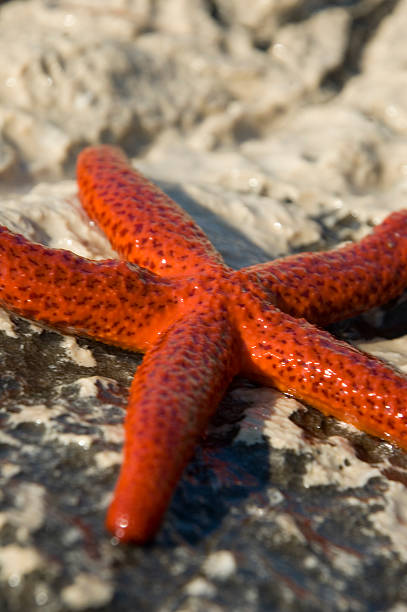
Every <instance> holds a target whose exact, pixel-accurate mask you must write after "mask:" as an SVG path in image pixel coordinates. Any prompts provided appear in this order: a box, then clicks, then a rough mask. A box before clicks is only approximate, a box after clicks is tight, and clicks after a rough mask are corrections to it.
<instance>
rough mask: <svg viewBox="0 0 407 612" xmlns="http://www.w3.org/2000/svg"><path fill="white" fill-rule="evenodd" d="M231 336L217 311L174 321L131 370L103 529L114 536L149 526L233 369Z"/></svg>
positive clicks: (141, 538) (139, 535)
mask: <svg viewBox="0 0 407 612" xmlns="http://www.w3.org/2000/svg"><path fill="white" fill-rule="evenodd" d="M235 338H236V334H235V332H234V330H233V328H232V326H231V324H230V323H229V321H228V320H227V319H225V318H224V316H223V313H221V312H220V313H219V315H216V314H215V315H214V314H213V312H205V313H199V312H198V313H197V312H195V313H192V314H190V315H189V316H187V317H186V318H185V319H183V321H182V322H181V321H180V322H177V323H175V324H174V325H173V327H171V328H170V329H169V330H168V332H167V333H166V335H165V336H164V337H163V338H162V339H161V340H160V341H159V342H158V343H157V345H156V346H155V347H154V348H152V349H151V350H150V351H149V352H148V353H146V356H145V358H144V361H143V363H142V365H141V366H140V367H139V369H138V370H137V373H136V375H135V378H134V381H133V384H132V387H131V392H130V401H129V406H128V411H127V417H126V423H125V434H126V437H125V445H124V460H123V465H122V468H121V472H120V476H119V480H118V483H117V485H116V489H115V493H114V498H113V501H112V503H111V505H110V508H109V511H108V515H107V523H106V524H107V528H108V529H109V530H110V531H111V532H113V533H114V534H115V535H116V536H117V537H118V538H119V539H120V540H122V541H129V540H132V541H136V542H145V541H148V540H150V539H151V538H152V537H153V536H154V534H155V532H156V531H157V529H158V527H159V525H160V523H161V521H162V518H163V514H164V513H165V511H166V509H167V507H168V504H169V502H170V500H171V497H172V494H173V491H174V488H175V487H176V485H177V482H178V480H179V479H180V477H181V474H182V471H183V470H184V468H185V466H186V464H187V463H188V461H189V459H190V458H191V456H192V454H193V452H194V449H195V446H196V444H197V441H198V439H199V437H200V436H201V435H202V434H203V433H204V431H205V429H206V426H207V424H208V421H209V419H210V417H211V415H212V414H213V412H214V411H215V409H216V406H217V404H218V402H219V401H220V399H221V397H222V395H223V394H224V392H225V390H226V388H227V386H228V384H229V383H230V381H231V380H232V378H233V376H234V375H235V374H236V373H237V371H238V363H237V357H236V354H237V351H236V346H235V344H236V339H235Z"/></svg>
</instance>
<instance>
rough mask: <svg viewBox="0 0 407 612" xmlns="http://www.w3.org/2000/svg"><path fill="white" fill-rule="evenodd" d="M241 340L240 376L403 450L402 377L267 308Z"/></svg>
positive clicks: (406, 401)
mask: <svg viewBox="0 0 407 612" xmlns="http://www.w3.org/2000/svg"><path fill="white" fill-rule="evenodd" d="M246 323H247V321H246ZM242 339H243V342H244V344H245V347H246V358H245V361H246V363H245V367H244V371H245V373H246V374H248V375H251V376H254V377H255V378H257V379H258V380H260V381H262V382H264V383H266V384H270V385H272V386H274V387H276V388H278V389H280V390H281V391H283V392H284V393H289V394H290V395H293V396H294V397H296V398H297V399H300V400H302V401H304V402H307V403H309V404H310V405H311V406H314V407H315V408H318V409H319V410H321V412H323V413H324V414H327V415H332V416H335V417H337V418H338V419H340V420H342V421H345V422H347V423H350V424H352V425H354V426H355V427H357V428H358V429H361V430H363V431H365V432H367V433H370V434H372V435H375V436H378V437H380V438H382V439H384V440H388V441H390V442H394V443H395V444H398V445H399V446H400V447H402V448H404V449H407V378H406V377H405V376H403V375H402V374H399V373H398V372H396V371H395V370H393V369H392V368H391V367H389V366H387V365H385V364H384V363H383V362H381V361H379V360H378V359H375V358H373V357H371V356H369V355H367V354H365V353H362V352H360V351H358V350H357V349H355V348H353V347H351V346H350V345H348V344H346V343H345V342H341V341H339V340H336V339H335V338H333V337H332V336H331V335H330V334H328V333H327V332H325V331H323V330H320V329H318V328H316V327H315V326H313V325H311V324H309V323H308V322H307V321H305V320H303V319H295V318H293V317H291V316H290V315H286V314H284V313H281V312H280V311H279V310H278V309H277V308H273V307H272V308H271V309H269V310H265V309H258V311H257V313H256V314H255V315H254V316H253V319H252V323H251V324H250V325H247V324H246V326H245V328H243V326H242Z"/></svg>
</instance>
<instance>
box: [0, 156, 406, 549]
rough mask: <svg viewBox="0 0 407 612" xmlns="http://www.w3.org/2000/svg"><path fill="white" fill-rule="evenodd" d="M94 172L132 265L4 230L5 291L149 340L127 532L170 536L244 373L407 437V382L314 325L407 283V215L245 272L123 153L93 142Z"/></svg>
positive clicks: (111, 227)
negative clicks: (191, 473)
mask: <svg viewBox="0 0 407 612" xmlns="http://www.w3.org/2000/svg"><path fill="white" fill-rule="evenodd" d="M78 181H79V194H80V199H81V201H82V204H83V206H84V208H85V210H86V211H87V213H88V214H89V216H90V217H91V218H92V219H95V220H96V221H97V223H98V224H99V225H100V227H101V228H102V229H103V230H104V231H105V233H106V234H107V236H108V238H109V239H110V241H111V243H112V245H113V247H114V248H115V249H116V251H117V252H118V253H119V255H120V256H121V257H123V259H125V260H127V261H119V260H108V261H102V262H96V261H89V260H86V259H83V258H81V257H78V256H77V255H74V254H72V253H70V252H67V251H56V250H52V249H49V248H45V247H43V246H40V245H37V244H33V243H30V242H29V241H27V240H26V239H25V238H23V237H22V236H19V235H15V234H12V233H11V232H9V231H8V230H7V228H5V227H1V228H0V302H1V304H2V305H3V306H5V307H6V308H8V309H9V310H11V311H13V312H16V313H18V314H19V315H22V316H23V317H27V318H29V319H33V320H35V321H39V322H42V323H45V324H47V325H51V326H53V327H54V328H56V329H59V330H62V331H66V332H73V333H75V334H79V335H84V336H89V337H92V338H96V339H98V340H101V341H103V342H106V343H109V344H114V345H118V346H120V347H124V348H126V349H131V350H135V351H146V356H145V358H144V361H143V363H142V365H141V366H140V367H139V369H138V370H137V373H136V375H135V377H134V381H133V384H132V387H131V392H130V400H129V406H128V411H127V417H126V424H125V432H126V439H125V447H124V460H123V465H122V469H121V473H120V476H119V480H118V483H117V486H116V490H115V494H114V498H113V501H112V503H111V506H110V508H109V511H108V516H107V527H108V528H109V529H110V530H111V531H112V532H113V533H114V534H116V536H117V537H118V538H120V539H121V540H123V541H127V540H133V541H138V542H144V541H146V540H148V539H150V538H151V537H152V536H153V535H154V534H155V532H156V530H157V529H158V527H159V525H160V522H161V521H162V518H163V515H164V513H165V510H166V508H167V506H168V504H169V502H170V499H171V496H172V493H173V490H174V488H175V486H176V484H177V482H178V480H179V478H180V476H181V473H182V471H183V469H184V467H185V465H186V464H187V462H188V461H189V459H190V457H191V455H192V453H193V451H194V448H195V445H196V443H197V440H198V439H199V436H200V435H201V434H202V433H203V432H204V431H205V427H206V425H207V423H208V420H209V419H210V417H211V415H212V414H213V412H214V410H215V409H216V407H217V404H218V402H219V400H220V399H221V397H222V395H223V393H224V392H225V390H226V388H227V386H228V385H229V383H230V381H231V380H232V378H233V377H234V376H235V375H236V374H239V373H240V374H243V375H244V376H247V377H249V378H253V379H255V380H258V381H261V382H263V383H265V384H267V385H272V386H273V387H276V388H277V389H280V390H281V391H283V392H285V393H289V394H291V395H293V396H294V397H296V398H298V399H300V400H303V401H305V402H308V403H309V404H311V405H312V406H315V407H316V408H319V409H320V410H321V411H322V412H324V413H325V414H329V415H334V416H336V417H338V418H339V419H342V420H344V421H347V422H348V423H352V424H353V425H355V426H356V427H358V428H360V429H362V430H364V431H366V432H369V433H371V434H374V435H376V436H379V437H381V438H384V439H388V440H390V441H392V442H394V443H396V444H398V445H400V446H401V447H403V448H407V379H406V378H405V377H404V376H403V375H401V374H399V373H397V372H395V371H394V370H393V369H391V368H390V367H388V366H386V365H384V364H383V363H381V362H380V361H378V360H376V359H374V358H372V357H370V356H368V355H366V354H364V353H361V352H359V351H357V350H355V349H354V348H351V347H350V346H348V345H347V344H345V343H344V342H340V341H338V340H336V339H334V338H333V337H332V336H330V335H329V334H328V333H327V332H325V331H322V330H321V329H319V328H318V327H315V326H314V325H313V324H317V325H326V324H328V323H331V322H333V321H336V320H338V319H341V318H344V317H347V316H350V315H354V314H357V313H359V312H362V311H363V310H366V309H368V308H371V307H372V306H374V305H378V304H382V303H384V302H386V301H388V300H389V299H391V298H393V297H396V296H397V295H399V294H400V293H401V291H402V290H403V289H404V288H405V287H406V286H407V211H402V212H398V213H395V214H392V215H390V216H389V217H388V218H387V219H386V220H385V221H384V223H382V224H381V225H380V226H378V227H377V228H376V229H375V230H374V232H373V233H372V234H371V235H370V236H368V237H367V238H365V239H364V240H362V241H361V242H360V243H359V244H355V245H350V246H346V247H344V248H342V249H339V250H337V251H332V252H329V253H316V254H312V253H306V254H302V255H297V256H292V257H287V258H285V259H281V260H277V261H274V262H272V263H266V264H261V265H257V266H252V267H249V268H244V269H242V270H239V271H234V270H232V269H230V268H229V267H228V266H226V265H225V264H224V263H223V261H222V258H221V256H220V254H219V253H218V252H217V251H216V250H215V249H214V248H213V246H212V245H211V244H210V242H209V240H208V238H207V237H206V236H205V234H204V233H203V232H202V230H201V229H200V228H199V227H198V226H197V225H196V224H195V223H194V221H193V220H192V219H191V218H190V217H189V216H188V215H187V214H186V213H185V212H184V211H183V210H182V209H181V208H180V207H179V206H178V205H177V204H175V203H174V202H173V201H172V200H171V199H170V198H168V197H167V196H166V195H165V194H164V193H162V192H161V191H160V190H159V189H158V188H157V187H155V186H154V185H152V184H151V183H150V182H148V181H147V180H146V179H145V178H143V177H142V176H141V175H140V174H139V173H137V172H136V171H134V170H132V169H131V167H130V166H129V165H128V162H127V160H126V158H125V157H124V155H123V154H122V153H121V152H120V151H119V150H118V149H115V148H112V147H107V146H102V147H98V148H88V149H85V150H84V151H83V152H82V153H81V155H80V157H79V160H78ZM302 317H305V318H306V319H308V321H306V320H305V319H304V318H302Z"/></svg>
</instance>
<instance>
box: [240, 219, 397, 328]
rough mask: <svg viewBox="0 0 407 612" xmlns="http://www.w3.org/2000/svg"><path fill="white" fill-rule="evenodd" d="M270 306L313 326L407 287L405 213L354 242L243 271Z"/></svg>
mask: <svg viewBox="0 0 407 612" xmlns="http://www.w3.org/2000/svg"><path fill="white" fill-rule="evenodd" d="M247 272H248V273H249V274H253V275H257V277H258V278H259V279H260V281H261V282H262V283H263V286H264V287H265V288H266V289H267V290H268V291H269V292H270V293H271V294H273V298H274V303H275V304H276V306H278V308H280V309H281V310H283V311H284V312H289V313H290V314H291V315H293V316H295V317H305V318H306V319H307V320H308V321H311V322H313V323H317V324H318V325H327V324H328V323H332V322H334V321H338V320H340V319H344V318H346V317H350V316H353V315H356V314H359V313H361V312H363V311H365V310H368V309H369V308H372V307H373V306H378V305H380V304H384V303H386V302H388V301H389V300H391V299H393V298H395V297H397V296H398V295H400V294H401V292H402V291H403V290H404V289H405V288H406V287H407V210H403V211H400V212H396V213H393V214H391V215H390V216H389V217H387V219H385V221H384V222H383V223H381V224H380V225H378V226H377V227H376V228H375V229H374V231H373V232H372V234H370V235H368V236H367V237H366V238H364V239H363V240H361V241H360V242H359V243H356V244H351V245H348V246H345V247H342V248H340V249H338V250H336V251H329V252H325V253H304V254H301V255H294V256H292V257H286V258H285V259H281V260H276V261H274V262H271V263H267V264H260V265H257V266H252V267H250V268H247Z"/></svg>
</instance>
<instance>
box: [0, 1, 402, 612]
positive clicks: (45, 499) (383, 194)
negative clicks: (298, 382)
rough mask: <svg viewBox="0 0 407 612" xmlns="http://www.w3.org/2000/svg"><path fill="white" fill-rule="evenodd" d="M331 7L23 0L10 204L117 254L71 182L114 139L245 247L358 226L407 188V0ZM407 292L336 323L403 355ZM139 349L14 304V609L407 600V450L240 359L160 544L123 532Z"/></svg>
mask: <svg viewBox="0 0 407 612" xmlns="http://www.w3.org/2000/svg"><path fill="white" fill-rule="evenodd" d="M327 4H329V3H326V2H323V1H322V0H321V1H320V0H310V1H306V2H299V1H298V0H281V1H279V2H277V1H273V0H268V1H267V0H266V1H264V0H254V1H253V2H250V3H247V2H245V1H244V0H241V1H240V0H239V1H234V2H231V1H230V0H211V1H206V0H181V1H179V0H157V1H155V2H149V1H148V0H114V1H112V0H98V1H95V0H87V1H85V2H84V1H83V0H71V1H70V2H69V3H62V2H60V3H58V2H49V1H48V0H25V1H22V0H21V1H19V0H12V1H10V2H7V3H1V5H0V178H1V195H0V197H1V203H0V223H1V224H5V225H7V226H8V227H10V228H11V229H13V230H14V231H18V232H21V233H23V234H25V235H26V236H27V237H29V238H30V239H31V240H35V241H38V242H41V243H43V244H47V245H50V246H52V247H54V248H65V249H71V250H73V251H75V252H77V253H79V254H81V255H82V256H85V257H90V258H109V257H114V256H115V254H114V252H113V251H112V250H111V247H110V246H109V244H108V242H107V240H106V239H105V237H104V236H103V235H102V234H101V233H100V231H99V230H98V229H97V228H96V227H95V226H94V225H93V224H92V223H90V222H89V220H88V219H87V217H86V215H85V214H84V213H83V211H82V210H81V208H80V205H79V203H78V201H77V199H76V187H75V184H74V182H73V181H72V180H70V179H72V176H73V162H74V159H75V157H76V154H77V152H78V151H79V149H80V148H81V147H82V146H84V145H87V144H89V143H95V142H113V143H116V144H119V145H122V146H124V147H125V148H126V150H127V152H128V153H129V154H130V155H132V157H133V161H134V164H135V165H137V167H139V168H140V169H141V170H142V171H143V172H144V173H146V174H147V175H148V176H150V177H151V178H152V179H154V180H155V181H157V182H158V183H159V184H160V185H161V186H162V188H163V189H165V190H166V191H167V192H168V193H169V194H170V195H171V196H172V197H174V198H175V199H176V200H177V201H178V202H179V203H180V204H181V205H182V206H184V207H185V208H186V209H187V210H188V211H189V212H190V214H192V216H193V217H194V218H195V219H196V220H197V221H198V223H199V224H200V225H201V226H202V227H203V228H204V229H205V231H206V232H207V233H208V235H209V237H210V238H211V240H212V241H213V242H214V244H215V245H216V246H217V248H219V250H220V251H221V252H222V253H223V255H224V257H225V259H226V261H227V262H228V263H229V264H230V265H232V266H234V267H237V268H238V267H241V266H245V265H249V264H253V263H256V262H259V261H265V260H268V259H271V258H274V257H277V256H280V255H286V254H289V253H294V252H297V251H299V250H305V249H313V248H317V249H322V248H327V247H336V246H338V245H339V244H340V243H342V242H343V241H346V240H353V239H359V238H360V237H361V236H362V235H364V234H365V233H366V232H367V231H369V229H370V228H371V227H372V225H374V224H375V223H378V222H379V221H381V220H382V219H383V218H384V216H385V215H386V214H388V213H389V212H390V211H393V210H396V209H398V208H402V207H403V206H405V199H406V195H407V178H406V177H407V145H406V139H405V133H406V125H407V123H406V122H407V119H406V117H407V115H406V112H407V111H406V106H407V102H406V99H405V98H406V96H405V91H404V89H405V88H404V82H405V75H404V67H405V61H406V57H405V56H406V46H405V45H404V40H403V37H404V29H405V25H404V24H405V17H406V12H407V1H406V0H400V1H399V2H398V3H397V2H394V1H391V2H388V1H387V0H386V1H384V0H368V1H366V0H359V1H358V0H355V1H354V2H346V3H345V2H343V3H330V4H331V5H335V6H327ZM356 39H357V40H358V44H357V45H356V44H355V40H356ZM40 179H41V182H40ZM405 304H406V300H405V296H402V297H401V298H400V299H399V300H397V301H396V302H395V303H394V304H391V305H388V306H387V307H385V308H382V309H377V310H375V311H373V312H370V313H367V314H366V315H364V316H363V317H359V318H357V319H354V320H351V321H346V322H344V323H342V324H338V325H337V326H335V328H334V330H333V331H334V332H335V333H336V334H338V335H340V336H341V337H343V338H345V339H348V340H349V341H351V342H354V343H355V344H357V345H358V346H360V347H361V348H362V349H363V350H367V351H368V352H372V353H374V354H376V355H377V356H378V357H379V358H381V359H385V360H386V361H389V362H390V363H393V364H394V365H395V366H397V367H399V368H400V369H401V370H403V371H405V370H406V367H407V366H406V364H407V336H406V334H407V327H406V323H405V320H406V319H405V314H406V312H405V311H406V306H405ZM380 336H383V338H380ZM140 361H141V356H140V355H137V354H132V353H129V352H126V351H121V350H118V349H114V348H111V347H107V346H104V345H101V344H99V343H97V342H93V341H89V340H84V339H76V338H73V337H63V336H61V335H59V334H57V333H54V332H53V331H51V330H44V329H42V328H39V327H38V326H37V325H34V324H31V323H29V322H27V321H23V320H21V319H19V318H18V317H15V316H13V315H9V314H7V313H6V312H5V311H0V363H1V368H0V425H1V427H0V484H1V487H0V609H1V610H2V611H3V610H4V611H5V612H20V611H21V610H25V609H26V610H30V611H31V610H37V609H39V610H43V611H44V612H66V611H69V610H85V611H86V610H89V611H90V610H100V611H101V612H103V611H107V610H115V612H130V610H131V611H132V610H149V611H150V610H157V611H158V610H160V611H163V610H183V611H187V610H214V611H215V610H236V611H237V612H239V611H240V610H242V611H243V610H244V611H245V612H247V611H251V610H253V611H254V610H276V611H280V610H281V612H283V611H284V612H289V611H291V610H292V611H293V612H294V611H295V612H298V611H299V612H302V611H304V612H305V611H307V612H308V611H314V610H321V609H329V610H333V611H334V612H336V611H338V612H339V611H341V610H355V611H361V612H363V611H365V610H366V611H367V610H383V611H384V610H402V609H404V608H405V607H406V606H407V595H406V594H407V582H406V579H405V575H406V571H405V570H406V563H407V548H406V546H407V530H406V516H405V510H404V508H405V503H406V499H405V498H406V489H405V485H406V483H407V471H406V470H407V460H406V455H405V453H403V452H401V451H398V450H397V449H395V448H393V447H392V446H391V445H389V444H386V443H385V442H380V441H378V440H376V439H374V438H371V437H369V436H367V435H365V434H362V433H360V432H358V431H356V430H355V429H353V428H351V427H349V426H346V425H344V424H342V423H339V422H338V421H336V420H335V419H333V418H327V417H324V416H322V415H321V414H320V413H319V412H318V411H316V410H314V409H312V408H310V407H306V406H304V405H302V404H300V403H299V402H297V401H295V400H294V399H292V398H288V397H284V396H282V395H281V394H280V393H278V392H277V391H275V390H273V389H269V388H264V387H259V386H254V385H251V384H249V383H248V382H247V381H245V380H243V379H238V380H236V381H234V383H233V385H232V386H231V388H230V390H229V392H228V394H227V395H226V397H225V398H224V400H223V402H222V405H221V407H220V410H219V411H218V413H217V415H215V417H214V419H213V422H212V423H211V426H210V428H209V431H208V433H207V436H206V437H205V439H203V440H202V441H201V444H200V445H199V448H198V449H197V452H196V454H195V457H194V459H193V460H192V461H191V463H190V465H189V466H188V468H187V469H186V471H185V474H184V476H183V478H182V481H181V482H180V485H179V487H178V488H177V491H176V493H175V496H174V499H173V502H172V504H171V507H170V509H169V512H168V514H167V516H166V520H165V522H164V525H163V527H162V529H161V530H160V532H159V533H158V535H157V539H156V541H155V542H154V543H153V544H152V545H150V546H148V547H131V546H122V545H118V543H117V541H116V540H115V539H114V538H111V536H110V535H109V534H108V533H106V532H105V530H104V526H103V521H104V514H105V510H106V507H107V504H108V501H109V498H110V495H111V491H112V488H113V485H114V481H115V478H116V476H117V472H118V467H119V465H120V462H121V445H122V441H123V428H122V422H123V418H124V409H125V405H126V399H127V394H128V388H129V385H130V383H131V380H132V377H133V374H134V371H135V370H136V368H137V366H138V364H139V363H140Z"/></svg>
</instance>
